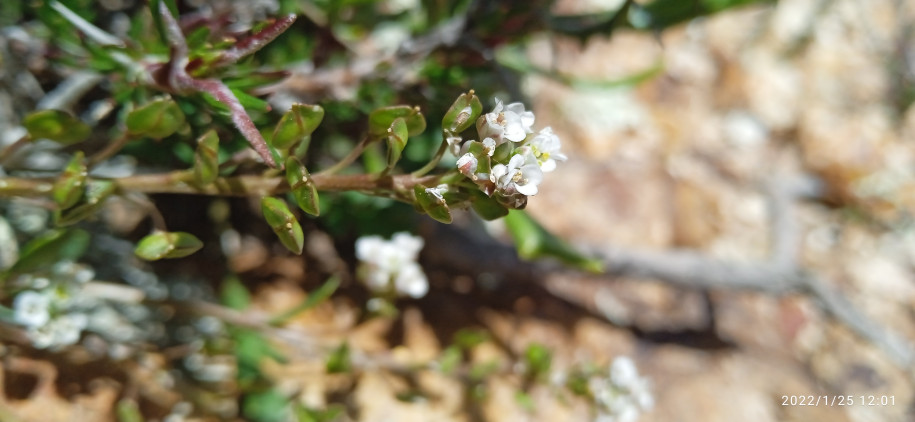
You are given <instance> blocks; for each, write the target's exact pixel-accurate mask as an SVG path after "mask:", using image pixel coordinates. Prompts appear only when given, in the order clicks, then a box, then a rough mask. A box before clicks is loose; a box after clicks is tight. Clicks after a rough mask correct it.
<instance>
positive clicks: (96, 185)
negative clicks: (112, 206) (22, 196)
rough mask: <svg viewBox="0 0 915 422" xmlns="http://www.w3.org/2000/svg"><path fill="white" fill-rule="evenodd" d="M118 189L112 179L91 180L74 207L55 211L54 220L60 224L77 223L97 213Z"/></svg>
mask: <svg viewBox="0 0 915 422" xmlns="http://www.w3.org/2000/svg"><path fill="white" fill-rule="evenodd" d="M115 190H117V186H115V184H114V182H112V181H110V180H90V181H89V182H88V183H86V190H85V191H84V193H83V196H82V197H81V198H80V200H79V201H78V202H77V203H76V204H74V205H73V206H72V207H70V208H67V209H62V210H59V211H57V212H55V213H54V222H55V224H57V225H58V226H69V225H71V224H76V223H78V222H80V221H82V220H84V219H86V218H87V217H89V216H91V215H93V214H95V213H97V212H98V211H99V209H101V208H102V205H104V203H105V200H106V199H108V197H109V196H111V194H113V193H114V191H115Z"/></svg>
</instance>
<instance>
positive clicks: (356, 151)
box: [314, 136, 374, 176]
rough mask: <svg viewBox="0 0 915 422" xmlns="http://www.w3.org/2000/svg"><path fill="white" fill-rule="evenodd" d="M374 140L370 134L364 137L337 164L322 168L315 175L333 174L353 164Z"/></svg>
mask: <svg viewBox="0 0 915 422" xmlns="http://www.w3.org/2000/svg"><path fill="white" fill-rule="evenodd" d="M373 140H374V139H372V138H370V137H368V136H366V137H364V138H362V140H361V141H359V143H358V144H356V146H355V147H353V149H352V150H351V151H350V152H349V154H346V157H343V159H342V160H340V161H339V162H338V163H337V164H334V165H332V166H330V167H328V168H326V169H324V170H321V171H320V172H318V173H316V174H315V175H314V176H320V175H331V174H334V173H336V172H338V171H340V170H343V169H345V168H346V167H347V166H349V165H350V164H352V163H353V161H356V159H357V158H359V156H360V155H362V151H363V150H365V147H366V146H368V144H370V143H371V141H373Z"/></svg>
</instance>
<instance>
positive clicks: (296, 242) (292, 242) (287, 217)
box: [261, 196, 305, 254]
mask: <svg viewBox="0 0 915 422" xmlns="http://www.w3.org/2000/svg"><path fill="white" fill-rule="evenodd" d="M261 211H263V213H264V219H265V220H267V225H269V226H270V228H271V229H273V232H274V233H276V236H277V237H279V238H280V242H282V243H283V246H285V247H286V249H289V250H290V251H292V252H293V253H296V254H301V253H302V247H303V246H304V245H305V234H304V233H303V232H302V226H301V225H299V221H298V220H296V218H295V215H293V214H292V211H290V210H289V206H288V205H286V202H285V201H283V200H281V199H277V198H273V197H269V196H266V197H264V198H263V199H261Z"/></svg>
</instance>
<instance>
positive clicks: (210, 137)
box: [194, 129, 219, 186]
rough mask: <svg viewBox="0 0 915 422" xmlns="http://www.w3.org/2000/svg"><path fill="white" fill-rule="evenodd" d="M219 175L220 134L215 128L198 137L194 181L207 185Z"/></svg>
mask: <svg viewBox="0 0 915 422" xmlns="http://www.w3.org/2000/svg"><path fill="white" fill-rule="evenodd" d="M218 176H219V136H217V135H216V131H215V130H212V129H211V130H209V131H207V133H204V134H203V136H201V137H200V139H197V150H196V151H195V152H194V182H195V183H196V184H197V185H198V186H206V185H209V184H210V183H213V181H215V180H216V178H217V177H218Z"/></svg>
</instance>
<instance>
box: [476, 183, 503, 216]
mask: <svg viewBox="0 0 915 422" xmlns="http://www.w3.org/2000/svg"><path fill="white" fill-rule="evenodd" d="M470 196H471V199H470V206H471V207H472V208H473V210H474V211H476V213H477V215H479V216H480V218H482V219H484V220H487V221H492V220H495V219H499V218H502V217H505V216H506V215H508V208H505V205H502V204H500V203H499V201H498V200H496V198H493V197H490V196H487V195H486V194H485V193H483V192H482V191H480V190H473V191H471V192H470Z"/></svg>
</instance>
